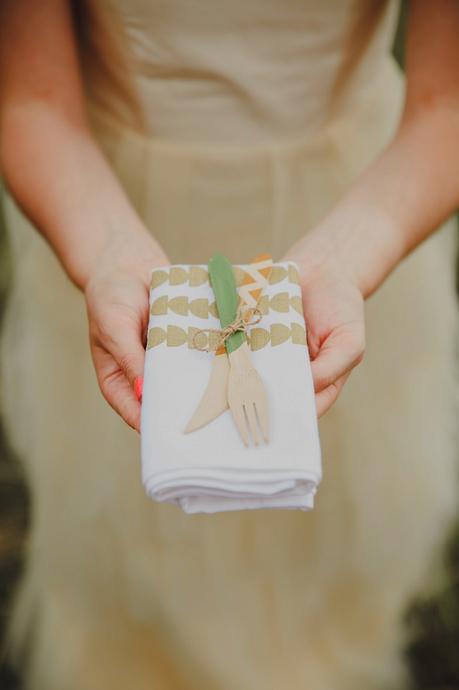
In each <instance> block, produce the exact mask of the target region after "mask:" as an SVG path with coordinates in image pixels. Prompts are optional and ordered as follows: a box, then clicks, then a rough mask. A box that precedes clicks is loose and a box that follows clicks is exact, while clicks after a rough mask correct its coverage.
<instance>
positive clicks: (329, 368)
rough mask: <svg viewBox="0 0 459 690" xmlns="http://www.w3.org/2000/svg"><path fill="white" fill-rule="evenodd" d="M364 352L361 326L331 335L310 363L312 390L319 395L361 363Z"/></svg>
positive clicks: (357, 324) (363, 337)
mask: <svg viewBox="0 0 459 690" xmlns="http://www.w3.org/2000/svg"><path fill="white" fill-rule="evenodd" d="M364 350H365V334H364V327H363V324H360V323H356V324H353V325H352V327H349V326H346V328H344V327H343V328H341V329H339V330H336V331H334V332H333V333H331V334H330V335H329V336H328V338H327V339H326V340H325V341H324V342H323V343H322V345H321V347H320V350H319V354H318V355H317V357H316V358H315V359H314V360H313V361H312V362H311V371H312V377H313V380H314V390H315V392H316V393H320V391H323V390H325V389H327V388H328V387H329V386H331V385H332V384H333V383H334V382H335V381H337V380H338V379H339V378H341V376H343V375H344V374H346V373H347V372H349V371H351V370H352V369H353V368H354V367H355V366H357V364H359V362H361V361H362V358H363V354H364Z"/></svg>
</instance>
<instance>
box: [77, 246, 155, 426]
mask: <svg viewBox="0 0 459 690" xmlns="http://www.w3.org/2000/svg"><path fill="white" fill-rule="evenodd" d="M168 263H169V262H168V259H167V257H166V255H165V254H164V253H163V251H162V250H161V248H160V247H159V246H158V245H157V244H156V243H155V242H154V240H153V239H152V238H150V236H149V235H147V234H146V233H145V235H141V236H140V237H137V236H135V237H131V236H129V237H126V238H123V239H121V240H120V239H119V238H117V239H116V240H113V241H112V242H110V243H109V245H108V246H107V247H106V248H105V250H104V252H103V256H102V257H101V258H100V259H99V260H98V262H97V265H96V266H95V268H94V269H93V270H92V272H91V274H90V276H89V278H88V281H87V283H86V285H85V290H84V291H85V296H86V305H87V312H88V319H89V336H90V344H91V352H92V358H93V362H94V366H95V369H96V374H97V379H98V382H99V386H100V389H101V391H102V394H103V396H104V398H105V399H106V400H107V402H108V403H109V404H110V405H111V406H112V407H113V409H114V410H116V412H118V414H119V415H120V416H121V417H122V418H123V419H124V421H125V422H126V423H127V424H129V426H131V427H132V428H133V429H135V430H136V431H139V430H140V402H139V400H138V399H137V397H136V395H135V393H134V384H135V381H136V379H138V378H139V377H142V376H143V365H144V359H145V343H146V337H147V328H148V313H149V309H148V307H149V292H150V274H151V270H152V269H153V268H156V267H158V266H164V265H167V264H168Z"/></svg>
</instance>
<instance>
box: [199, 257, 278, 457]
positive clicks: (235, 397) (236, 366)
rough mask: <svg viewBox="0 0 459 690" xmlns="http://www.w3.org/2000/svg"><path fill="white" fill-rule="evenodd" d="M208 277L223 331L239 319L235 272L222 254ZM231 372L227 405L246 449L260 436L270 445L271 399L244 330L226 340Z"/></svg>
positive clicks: (211, 261) (217, 258) (210, 267)
mask: <svg viewBox="0 0 459 690" xmlns="http://www.w3.org/2000/svg"><path fill="white" fill-rule="evenodd" d="M209 276H210V281H211V284H212V288H213V291H214V294H215V300H216V303H217V309H218V315H219V318H220V323H221V326H222V328H227V327H228V326H229V325H230V324H233V323H234V322H235V321H236V319H237V317H238V306H239V296H238V293H237V289H236V283H235V280H234V275H233V269H232V266H231V264H230V262H229V261H228V259H227V258H226V257H225V256H223V255H222V254H217V255H215V256H214V257H213V258H212V259H211V260H210V261H209ZM225 347H226V351H227V353H228V358H229V363H230V371H229V376H228V404H229V407H230V410H231V413H232V415H233V419H234V422H235V424H236V427H237V429H238V431H239V433H240V435H241V438H242V440H243V442H244V444H245V445H246V446H248V445H249V439H250V437H251V438H252V440H253V442H254V443H255V445H258V443H259V441H260V435H259V431H258V424H259V427H260V429H261V434H262V436H263V438H264V440H265V441H266V442H268V426H269V424H268V400H267V395H266V390H265V387H264V385H263V382H262V380H261V378H260V376H259V374H258V372H257V371H256V369H255V368H254V366H253V364H252V361H251V356H250V350H249V347H248V344H247V339H246V336H245V332H244V331H243V330H239V331H236V332H235V333H232V334H231V335H230V336H229V337H228V338H227V339H226V341H225Z"/></svg>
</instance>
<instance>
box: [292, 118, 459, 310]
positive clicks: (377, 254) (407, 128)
mask: <svg viewBox="0 0 459 690" xmlns="http://www.w3.org/2000/svg"><path fill="white" fill-rule="evenodd" d="M458 161H459V115H458V114H457V113H456V111H455V109H454V108H451V109H449V108H434V109H432V110H430V111H429V110H426V112H423V113H422V114H419V113H418V114H417V115H416V116H415V117H407V118H406V119H404V120H403V122H402V124H401V126H400V128H399V131H398V132H397V134H396V136H395V137H394V139H393V141H392V142H391V144H390V145H389V146H388V148H387V149H386V150H385V152H384V153H383V154H382V155H381V156H380V157H379V158H378V159H377V160H376V161H375V162H374V163H373V164H372V165H371V166H370V167H369V168H368V169H367V170H366V171H365V172H364V173H363V174H362V175H361V177H360V178H359V179H358V180H357V182H356V183H355V184H354V185H353V187H352V188H351V190H350V191H349V193H348V194H347V195H346V196H345V197H344V198H343V200H342V201H341V202H340V203H339V204H338V205H337V206H336V207H335V208H334V209H333V210H332V212H331V213H330V214H329V215H328V216H327V217H326V218H325V219H324V220H323V221H322V222H321V223H320V224H319V225H318V226H317V227H316V228H315V229H314V230H313V231H312V232H311V233H309V235H308V236H307V237H306V238H305V240H304V246H303V247H302V252H301V253H302V255H303V254H305V253H307V252H308V247H311V246H314V252H311V255H312V256H314V259H313V261H314V262H315V264H317V265H318V264H320V263H321V262H323V261H326V262H327V261H333V260H335V261H339V262H340V264H341V269H342V270H344V271H345V272H347V273H348V275H349V277H350V278H351V280H352V281H353V282H355V283H356V284H357V285H358V286H359V288H360V289H361V291H362V293H363V295H364V296H365V297H367V296H369V295H370V294H371V293H372V292H374V291H375V290H376V289H377V288H378V287H379V285H380V284H381V283H382V282H383V280H384V279H385V278H386V276H387V275H388V274H389V273H390V272H391V271H392V270H393V269H394V268H395V266H396V265H397V264H398V263H399V262H400V261H401V260H402V259H403V258H404V257H405V256H406V255H407V254H408V253H409V252H411V251H412V250H413V249H414V248H415V247H416V246H417V245H418V244H419V243H420V242H422V240H424V239H425V238H426V237H427V236H428V235H429V234H431V233H433V232H434V231H435V230H436V228H438V226H439V225H440V224H441V222H442V221H444V220H445V219H446V218H447V217H448V216H449V215H451V214H452V213H453V212H454V210H455V209H456V208H457V206H458V205H459V163H458ZM296 251H297V248H295V250H294V253H296ZM306 261H307V259H306ZM309 269H310V270H314V266H310V267H309Z"/></svg>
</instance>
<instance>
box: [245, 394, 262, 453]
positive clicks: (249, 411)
mask: <svg viewBox="0 0 459 690" xmlns="http://www.w3.org/2000/svg"><path fill="white" fill-rule="evenodd" d="M244 408H245V413H246V415H247V421H248V423H249V429H250V433H251V434H252V438H253V441H254V443H255V445H256V446H258V444H259V443H260V436H259V434H258V426H257V417H256V414H255V403H252V402H249V403H247V404H245V405H244Z"/></svg>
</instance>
